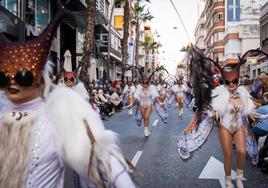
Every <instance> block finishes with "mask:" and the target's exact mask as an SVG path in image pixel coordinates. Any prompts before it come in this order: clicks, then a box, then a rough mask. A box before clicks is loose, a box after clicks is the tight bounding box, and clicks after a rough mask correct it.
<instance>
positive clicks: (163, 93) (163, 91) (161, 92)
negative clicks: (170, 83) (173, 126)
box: [157, 77, 167, 103]
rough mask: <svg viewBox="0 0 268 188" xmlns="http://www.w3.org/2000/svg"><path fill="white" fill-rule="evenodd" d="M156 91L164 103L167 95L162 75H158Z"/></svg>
mask: <svg viewBox="0 0 268 188" xmlns="http://www.w3.org/2000/svg"><path fill="white" fill-rule="evenodd" d="M157 91H158V93H159V99H160V101H161V102H162V103H164V102H165V100H166V97H167V88H166V83H165V80H163V79H162V77H160V79H159V83H158V85H157Z"/></svg>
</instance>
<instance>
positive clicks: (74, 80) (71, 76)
mask: <svg viewBox="0 0 268 188" xmlns="http://www.w3.org/2000/svg"><path fill="white" fill-rule="evenodd" d="M77 73H78V70H74V71H66V70H63V77H64V84H65V85H66V86H67V87H70V88H72V89H73V90H74V91H76V92H77V93H79V95H81V97H82V98H83V99H85V100H86V101H87V102H89V95H88V92H87V90H86V88H85V86H84V84H83V83H82V82H80V81H79V80H78V77H77Z"/></svg>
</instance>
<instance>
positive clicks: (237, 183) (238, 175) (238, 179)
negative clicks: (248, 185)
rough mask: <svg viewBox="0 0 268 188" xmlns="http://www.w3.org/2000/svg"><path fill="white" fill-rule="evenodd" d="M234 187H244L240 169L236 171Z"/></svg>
mask: <svg viewBox="0 0 268 188" xmlns="http://www.w3.org/2000/svg"><path fill="white" fill-rule="evenodd" d="M236 176H237V177H236V178H237V179H236V186H237V188H244V185H243V180H242V178H243V170H241V169H237V171H236Z"/></svg>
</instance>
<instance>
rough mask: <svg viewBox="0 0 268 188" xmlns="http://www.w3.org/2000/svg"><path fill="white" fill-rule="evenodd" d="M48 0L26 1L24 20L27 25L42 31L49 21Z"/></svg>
mask: <svg viewBox="0 0 268 188" xmlns="http://www.w3.org/2000/svg"><path fill="white" fill-rule="evenodd" d="M50 13H51V10H50V0H26V1H25V20H26V23H27V24H30V25H32V26H38V27H40V28H41V30H43V29H44V28H45V27H46V26H47V24H48V23H49V20H50Z"/></svg>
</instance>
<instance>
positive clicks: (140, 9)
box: [132, 0, 153, 65]
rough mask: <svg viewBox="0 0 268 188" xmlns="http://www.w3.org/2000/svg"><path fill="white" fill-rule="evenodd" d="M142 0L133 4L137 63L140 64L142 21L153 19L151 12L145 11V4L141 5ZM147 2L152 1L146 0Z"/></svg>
mask: <svg viewBox="0 0 268 188" xmlns="http://www.w3.org/2000/svg"><path fill="white" fill-rule="evenodd" d="M141 1H142V0H137V1H136V2H135V3H134V6H133V8H132V9H133V19H132V23H133V25H135V34H136V36H135V65H138V61H139V36H140V24H141V21H146V20H151V19H152V18H153V17H152V15H151V14H150V12H149V11H148V10H147V11H145V5H143V6H141V5H140V2H141ZM146 2H150V1H149V0H146Z"/></svg>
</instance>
